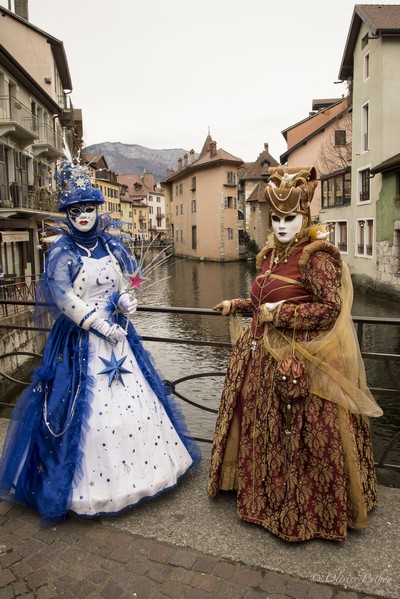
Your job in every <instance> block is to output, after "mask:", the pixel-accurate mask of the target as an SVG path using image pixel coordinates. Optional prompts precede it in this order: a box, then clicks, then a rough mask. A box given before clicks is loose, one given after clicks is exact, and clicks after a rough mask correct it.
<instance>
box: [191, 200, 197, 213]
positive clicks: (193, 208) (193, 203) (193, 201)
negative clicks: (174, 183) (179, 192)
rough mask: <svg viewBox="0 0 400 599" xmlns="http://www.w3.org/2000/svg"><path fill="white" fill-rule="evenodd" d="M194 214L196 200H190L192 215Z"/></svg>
mask: <svg viewBox="0 0 400 599" xmlns="http://www.w3.org/2000/svg"><path fill="white" fill-rule="evenodd" d="M195 213H196V200H194V199H193V200H192V214H195Z"/></svg>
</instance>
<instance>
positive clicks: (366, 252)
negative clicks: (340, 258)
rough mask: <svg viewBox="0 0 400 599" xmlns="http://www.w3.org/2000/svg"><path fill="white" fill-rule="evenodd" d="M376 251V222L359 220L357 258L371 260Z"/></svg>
mask: <svg viewBox="0 0 400 599" xmlns="http://www.w3.org/2000/svg"><path fill="white" fill-rule="evenodd" d="M373 249H374V221H373V220H372V219H359V220H357V247H356V254H357V256H366V257H368V258H371V257H372V255H373Z"/></svg>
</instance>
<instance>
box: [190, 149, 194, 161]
mask: <svg viewBox="0 0 400 599" xmlns="http://www.w3.org/2000/svg"><path fill="white" fill-rule="evenodd" d="M193 162H194V150H190V164H193Z"/></svg>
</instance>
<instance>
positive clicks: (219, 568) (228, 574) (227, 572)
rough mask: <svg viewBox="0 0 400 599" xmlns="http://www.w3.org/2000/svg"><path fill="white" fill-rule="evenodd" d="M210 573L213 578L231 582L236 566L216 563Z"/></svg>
mask: <svg viewBox="0 0 400 599" xmlns="http://www.w3.org/2000/svg"><path fill="white" fill-rule="evenodd" d="M212 573H213V574H214V576H220V577H221V578H226V579H227V580H232V579H233V577H234V576H235V573H236V566H235V565H234V564H229V563H228V562H218V563H217V565H216V566H215V568H214V570H213V571H212Z"/></svg>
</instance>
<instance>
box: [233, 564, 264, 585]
mask: <svg viewBox="0 0 400 599" xmlns="http://www.w3.org/2000/svg"><path fill="white" fill-rule="evenodd" d="M233 580H235V581H236V582H240V583H241V584H244V585H245V586H249V587H258V586H259V585H260V583H261V580H262V573H261V572H259V571H258V570H253V569H252V568H247V567H246V566H237V567H236V569H235V573H234V575H233Z"/></svg>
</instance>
